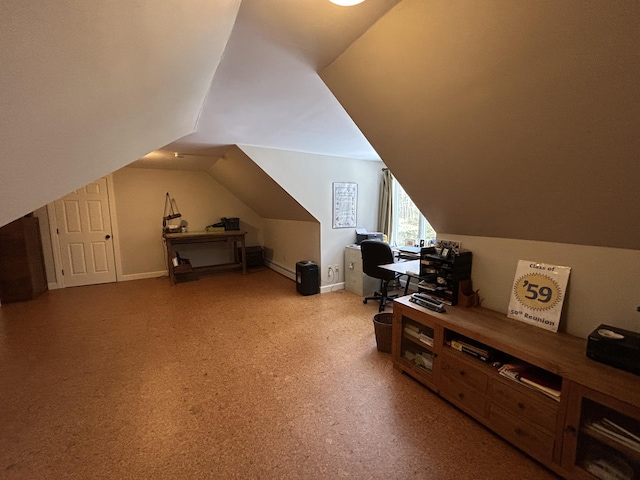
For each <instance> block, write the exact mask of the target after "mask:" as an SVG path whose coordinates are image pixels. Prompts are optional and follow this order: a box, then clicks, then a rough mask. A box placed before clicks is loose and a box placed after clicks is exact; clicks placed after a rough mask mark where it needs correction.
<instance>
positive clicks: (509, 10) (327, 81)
mask: <svg viewBox="0 0 640 480" xmlns="http://www.w3.org/2000/svg"><path fill="white" fill-rule="evenodd" d="M639 24H640V4H638V2H624V1H620V2H606V3H605V2H597V1H586V2H585V1H583V0H579V1H578V0H567V1H565V2H554V1H551V0H545V1H542V2H517V3H514V2H511V1H508V0H487V1H484V2H470V1H468V0H452V1H448V2H440V1H436V0H403V1H402V2H399V1H398V0H366V1H365V2H364V3H362V4H361V5H359V6H356V7H350V8H345V7H337V6H335V5H332V4H330V3H329V2H328V1H327V0H303V1H292V0H269V1H264V0H242V1H240V0H219V1H216V2H211V1H204V0H193V1H191V2H189V3H188V4H185V3H184V2H182V3H180V2H161V3H160V4H159V3H158V2H152V1H151V0H137V1H135V2H130V1H123V0H114V1H112V2H107V3H95V2H81V1H79V0H61V1H59V2H53V3H51V2H45V1H44V0H33V1H30V2H22V1H19V0H6V1H4V2H2V6H0V27H2V28H0V42H1V45H2V47H0V52H1V53H0V55H1V57H0V60H2V64H3V65H4V66H5V71H4V73H3V75H2V76H1V77H0V96H1V97H0V98H1V99H2V109H1V110H0V119H1V120H0V122H1V123H0V133H1V137H0V145H1V146H2V147H3V157H2V160H1V162H2V163H1V165H2V169H3V174H2V175H1V176H0V204H1V205H2V208H1V209H0V225H3V224H5V223H8V222H9V221H11V220H13V219H14V218H17V217H18V216H21V215H23V214H25V213H28V212H29V211H32V210H34V209H36V208H38V207H40V206H42V205H44V204H46V203H48V202H51V201H52V200H54V199H56V198H59V197H60V196H63V195H65V194H66V193H68V192H69V191H72V190H74V189H76V188H78V187H79V186H82V185H84V184H86V183H88V182H90V181H92V180H94V179H95V178H98V177H101V176H103V175H106V174H108V173H110V172H112V171H114V170H116V169H118V168H120V167H122V166H124V165H127V164H129V163H131V162H133V161H134V160H136V159H139V158H141V157H143V156H144V155H145V154H148V153H149V152H153V154H151V155H148V156H146V157H144V158H143V159H142V160H139V161H138V165H140V166H157V167H159V166H166V165H172V163H171V162H175V161H176V159H174V158H173V152H174V151H179V152H181V153H184V154H185V158H184V159H183V164H182V167H181V168H196V169H206V168H208V167H209V166H210V165H211V162H212V161H214V160H215V159H217V158H219V157H220V156H222V154H223V153H224V152H226V151H228V149H229V146H231V145H234V144H244V145H256V146H263V147H269V148H274V149H281V150H292V151H301V152H309V153H319V154H324V155H333V156H338V157H349V158H360V159H377V158H382V159H383V160H384V162H385V163H386V164H387V165H388V166H389V167H390V168H391V170H392V171H393V172H394V174H395V175H396V177H397V178H398V179H399V180H400V181H401V183H402V184H403V186H404V187H405V190H407V192H408V193H409V194H410V195H411V196H412V198H413V199H414V201H415V202H416V204H417V205H418V206H419V207H420V209H421V210H422V211H423V212H424V213H425V214H426V215H427V217H428V218H429V220H430V221H431V223H432V224H433V225H434V227H435V228H436V230H438V231H440V232H448V233H459V234H468V235H480V236H496V237H507V238H523V239H529V240H542V241H555V242H566V243H579V244H585V245H602V246H613V247H622V248H634V249H639V248H640V235H638V233H639V232H638V230H639V227H638V225H637V223H638V222H637V219H638V218H640V194H639V193H638V189H637V188H636V184H637V183H638V180H639V179H640V162H639V161H638V159H639V158H640V144H639V142H640V136H639V135H638V125H640V98H639V94H638V88H637V84H638V80H639V79H640V60H639V55H638V52H639V51H640V29H638V28H637V26H638V25H639ZM185 160H186V162H184V161H185ZM247 168H249V167H247ZM225 172H226V170H223V169H222V168H220V169H219V174H220V175H221V176H224V175H226V173H225Z"/></svg>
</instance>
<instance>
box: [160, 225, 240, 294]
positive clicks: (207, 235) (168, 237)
mask: <svg viewBox="0 0 640 480" xmlns="http://www.w3.org/2000/svg"><path fill="white" fill-rule="evenodd" d="M246 234H247V232H243V231H241V230H227V231H225V232H186V233H165V234H163V237H164V239H165V241H166V243H167V264H168V269H169V278H170V279H171V283H172V284H174V285H175V283H176V277H175V267H174V266H173V257H174V256H175V250H176V249H175V246H176V245H188V244H193V243H213V242H226V243H229V244H230V245H231V248H232V255H233V262H232V263H222V264H218V265H207V266H203V267H194V268H193V271H194V272H195V273H201V274H205V275H206V274H207V273H214V272H216V271H219V270H224V269H229V268H239V267H242V273H244V274H246V273H247V252H246V250H245V241H244V237H245V235H246ZM238 242H240V248H241V249H242V250H241V251H242V258H241V259H240V258H238V248H237V247H238V245H237V244H238Z"/></svg>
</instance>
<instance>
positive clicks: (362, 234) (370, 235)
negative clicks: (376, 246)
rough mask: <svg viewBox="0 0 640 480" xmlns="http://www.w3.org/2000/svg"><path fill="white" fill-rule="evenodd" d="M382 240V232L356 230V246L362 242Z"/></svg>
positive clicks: (363, 229) (364, 229)
mask: <svg viewBox="0 0 640 480" xmlns="http://www.w3.org/2000/svg"><path fill="white" fill-rule="evenodd" d="M383 239H384V237H383V235H382V232H367V229H366V228H356V245H360V243H362V241H363V240H380V241H382V240H383Z"/></svg>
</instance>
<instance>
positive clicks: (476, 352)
mask: <svg viewBox="0 0 640 480" xmlns="http://www.w3.org/2000/svg"><path fill="white" fill-rule="evenodd" d="M451 348H453V349H455V350H458V351H459V352H462V353H466V354H467V355H471V356H472V357H475V358H478V359H480V360H482V361H483V362H490V361H491V360H492V358H493V357H492V352H490V351H482V350H480V349H476V348H473V347H471V346H470V345H467V344H465V343H463V342H459V341H456V340H451Z"/></svg>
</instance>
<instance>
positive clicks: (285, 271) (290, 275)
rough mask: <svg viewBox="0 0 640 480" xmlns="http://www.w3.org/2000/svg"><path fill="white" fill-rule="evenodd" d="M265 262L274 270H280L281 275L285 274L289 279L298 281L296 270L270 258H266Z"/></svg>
mask: <svg viewBox="0 0 640 480" xmlns="http://www.w3.org/2000/svg"><path fill="white" fill-rule="evenodd" d="M264 263H265V265H266V266H267V267H269V268H270V269H271V270H273V271H274V272H278V273H279V274H280V275H284V276H285V277H287V278H288V279H289V280H293V281H294V282H295V281H296V272H293V271H291V270H289V269H288V268H286V267H283V266H282V265H278V264H277V263H274V262H271V261H269V260H265V261H264Z"/></svg>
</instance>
